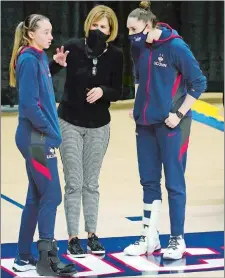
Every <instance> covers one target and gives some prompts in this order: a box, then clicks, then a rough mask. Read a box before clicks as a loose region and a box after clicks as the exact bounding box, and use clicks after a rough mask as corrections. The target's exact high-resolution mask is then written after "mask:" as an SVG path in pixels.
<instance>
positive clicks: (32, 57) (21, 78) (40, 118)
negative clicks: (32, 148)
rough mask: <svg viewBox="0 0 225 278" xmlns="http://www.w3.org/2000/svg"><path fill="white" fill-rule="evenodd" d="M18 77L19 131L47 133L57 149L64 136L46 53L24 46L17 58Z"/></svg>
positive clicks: (50, 142) (25, 134)
mask: <svg viewBox="0 0 225 278" xmlns="http://www.w3.org/2000/svg"><path fill="white" fill-rule="evenodd" d="M16 80H17V89H18V92H19V125H18V128H17V133H19V134H21V136H22V135H23V134H24V136H27V135H28V136H29V134H30V132H31V131H32V130H33V129H35V130H36V131H37V132H39V133H40V135H42V136H45V139H46V140H45V141H46V143H47V144H48V145H49V146H52V147H56V148H57V147H58V146H59V145H60V144H61V141H62V138H61V134H60V128H59V122H58V116H57V110H56V102H55V95H54V89H53V84H52V78H51V74H50V71H49V67H48V58H47V55H46V54H45V52H44V51H39V50H37V49H35V48H33V47H24V48H23V49H22V51H21V52H20V54H19V55H18V58H17V61H16ZM20 131H21V132H20ZM17 137H18V136H17ZM21 140H23V138H21Z"/></svg>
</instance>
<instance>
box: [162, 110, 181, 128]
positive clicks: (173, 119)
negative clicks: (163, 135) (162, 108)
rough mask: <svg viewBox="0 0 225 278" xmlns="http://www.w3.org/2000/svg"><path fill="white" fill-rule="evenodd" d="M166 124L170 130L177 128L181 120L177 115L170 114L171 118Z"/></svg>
mask: <svg viewBox="0 0 225 278" xmlns="http://www.w3.org/2000/svg"><path fill="white" fill-rule="evenodd" d="M165 123H166V125H167V126H168V127H170V128H175V127H176V126H177V125H178V124H179V123H180V118H178V117H177V114H176V113H169V117H168V118H167V119H166V120H165Z"/></svg>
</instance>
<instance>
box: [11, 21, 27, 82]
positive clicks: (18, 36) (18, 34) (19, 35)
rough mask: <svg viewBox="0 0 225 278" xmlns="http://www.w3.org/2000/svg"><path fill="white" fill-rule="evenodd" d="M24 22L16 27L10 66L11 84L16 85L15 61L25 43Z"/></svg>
mask: <svg viewBox="0 0 225 278" xmlns="http://www.w3.org/2000/svg"><path fill="white" fill-rule="evenodd" d="M23 32H24V31H23V22H20V23H19V24H18V26H17V27H16V31H15V38H14V45H13V51H12V57H11V60H10V66H9V85H10V86H11V87H16V75H15V63H16V58H17V55H18V53H19V51H20V50H21V48H22V47H23V46H24V45H23V41H24V40H23Z"/></svg>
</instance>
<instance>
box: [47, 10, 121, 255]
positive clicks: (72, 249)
mask: <svg viewBox="0 0 225 278" xmlns="http://www.w3.org/2000/svg"><path fill="white" fill-rule="evenodd" d="M84 31H85V38H80V39H75V38H73V39H70V40H69V41H68V42H67V43H66V44H65V45H64V46H63V47H61V49H57V53H56V55H54V60H53V61H52V62H51V63H50V71H51V73H52V74H55V73H57V72H58V71H59V70H60V69H62V68H64V67H66V81H65V89H64V95H63V98H62V100H61V102H60V105H59V109H58V115H59V120H60V128H61V132H62V145H61V147H60V153H61V157H62V162H63V169H64V175H65V198H64V202H65V213H66V220H67V228H68V234H69V243H68V251H67V252H68V254H70V255H72V256H74V257H84V256H85V253H86V251H85V250H84V249H83V248H82V246H81V245H80V241H79V238H78V234H79V219H80V208H81V200H82V204H83V213H84V219H85V231H86V232H87V233H88V246H87V248H88V250H90V251H91V252H92V253H95V254H104V253H105V249H104V247H103V246H102V245H101V244H100V242H99V240H98V237H97V236H96V228H97V219H98V206H99V184H98V179H99V174H100V169H101V165H102V162H103V158H104V155H105V153H106V150H107V147H108V143H109V134H110V113H109V107H110V102H111V101H117V100H118V99H119V98H120V96H121V93H122V71H123V55H122V52H121V51H120V50H119V49H118V48H116V47H115V46H113V45H112V44H111V42H112V41H113V40H115V38H116V37H117V33H118V21H117V18H116V15H115V13H114V12H113V10H112V9H111V8H109V7H107V6H104V5H99V6H96V7H94V8H93V9H92V10H91V11H90V13H89V14H88V16H87V18H86V21H85V24H84ZM64 51H65V52H64Z"/></svg>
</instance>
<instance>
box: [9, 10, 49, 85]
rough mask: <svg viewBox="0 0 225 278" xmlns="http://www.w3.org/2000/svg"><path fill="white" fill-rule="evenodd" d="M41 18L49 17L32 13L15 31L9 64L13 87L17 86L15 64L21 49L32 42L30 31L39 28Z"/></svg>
mask: <svg viewBox="0 0 225 278" xmlns="http://www.w3.org/2000/svg"><path fill="white" fill-rule="evenodd" d="M40 20H49V19H48V18H47V17H45V16H43V15H40V14H31V15H29V16H28V17H26V19H25V20H24V21H21V22H20V23H19V24H18V25H17V27H16V31H15V37H14V45H13V51H12V56H11V60H10V65H9V85H10V86H11V87H16V74H15V64H16V59H17V56H18V54H19V52H20V50H21V49H22V48H23V47H24V46H28V45H29V44H30V41H31V39H30V37H29V34H28V32H34V31H35V30H37V29H38V27H39V26H38V21H40Z"/></svg>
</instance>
